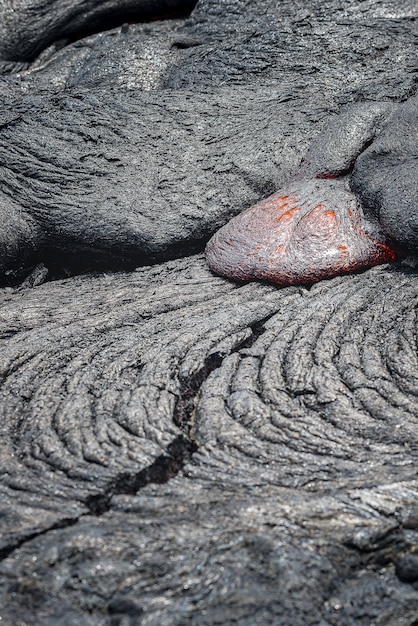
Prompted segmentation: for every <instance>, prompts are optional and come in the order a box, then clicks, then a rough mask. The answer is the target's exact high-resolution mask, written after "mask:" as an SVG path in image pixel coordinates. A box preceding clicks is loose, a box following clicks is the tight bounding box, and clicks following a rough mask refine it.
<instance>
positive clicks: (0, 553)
mask: <svg viewBox="0 0 418 626" xmlns="http://www.w3.org/2000/svg"><path fill="white" fill-rule="evenodd" d="M80 517H81V516H77V517H69V518H65V519H62V520H60V521H59V522H56V523H55V524H53V525H52V526H49V527H48V528H44V529H43V530H40V531H37V532H36V531H35V532H33V533H30V534H28V535H25V536H24V537H22V538H21V539H19V540H18V541H15V542H14V543H12V544H10V545H8V546H5V547H4V548H1V549H0V561H3V560H4V559H6V558H7V557H8V556H9V555H10V554H11V553H12V552H14V551H15V550H18V549H19V548H21V547H22V546H23V545H24V544H25V543H27V542H28V541H31V540H32V539H37V538H38V537H42V535H46V534H47V533H49V532H51V530H59V529H60V528H69V527H70V526H74V525H75V524H77V522H78V520H79V519H80Z"/></svg>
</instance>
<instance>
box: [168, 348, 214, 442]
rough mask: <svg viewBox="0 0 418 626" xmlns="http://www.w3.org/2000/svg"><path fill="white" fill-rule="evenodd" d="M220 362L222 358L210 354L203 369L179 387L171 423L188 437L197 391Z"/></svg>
mask: <svg viewBox="0 0 418 626" xmlns="http://www.w3.org/2000/svg"><path fill="white" fill-rule="evenodd" d="M222 361H223V357H222V355H220V354H219V353H215V354H210V355H209V356H208V357H207V358H206V359H205V361H204V365H203V367H202V368H201V369H200V370H199V371H198V372H197V373H196V374H194V375H193V376H190V377H189V378H188V379H187V381H185V382H184V383H183V385H182V386H181V390H180V394H179V397H178V399H177V402H176V405H175V407H174V412H173V421H174V423H175V425H176V426H178V427H179V428H180V429H181V430H183V432H185V433H187V435H188V436H189V432H190V427H191V421H192V414H193V411H194V408H195V405H196V400H197V396H198V393H199V390H200V388H201V386H202V384H203V382H204V381H205V380H206V379H207V378H208V376H209V374H211V372H213V371H214V370H216V369H218V367H220V365H221V364H222Z"/></svg>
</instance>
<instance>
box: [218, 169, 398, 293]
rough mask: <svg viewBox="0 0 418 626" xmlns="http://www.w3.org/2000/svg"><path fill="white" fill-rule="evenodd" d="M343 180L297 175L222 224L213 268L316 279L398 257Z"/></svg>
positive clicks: (290, 280)
mask: <svg viewBox="0 0 418 626" xmlns="http://www.w3.org/2000/svg"><path fill="white" fill-rule="evenodd" d="M394 256H395V254H394V251H393V250H392V248H391V247H390V246H389V245H388V244H387V243H386V242H385V237H384V235H383V234H382V233H381V232H380V230H379V228H378V226H377V225H374V224H372V223H369V222H367V221H366V220H365V218H364V216H363V212H362V209H361V207H360V205H359V203H358V201H357V199H356V197H355V196H354V194H353V193H351V192H350V191H348V190H347V189H346V188H345V181H344V179H336V180H317V179H313V180H295V181H293V182H291V183H289V184H288V185H287V186H286V187H285V188H283V189H281V190H280V191H279V192H277V193H275V194H274V195H272V196H270V197H269V198H267V199H266V200H264V201H262V202H260V203H259V204H256V205H255V206H253V207H250V208H249V209H247V210H246V211H244V212H243V213H241V214H240V215H238V216H236V217H235V218H233V219H232V220H231V221H230V222H229V223H228V224H226V225H225V226H224V227H223V228H221V229H220V230H219V231H218V232H217V233H216V234H215V235H214V236H213V237H212V239H211V240H210V241H209V243H208V245H207V247H206V258H207V261H208V264H209V266H210V268H211V269H212V270H213V271H214V272H216V273H218V274H221V275H222V276H226V277H227V278H233V279H236V280H251V279H254V278H258V279H264V280H269V281H271V282H274V283H277V284H279V285H289V284H300V283H313V282H316V281H318V280H321V279H323V278H331V277H333V276H336V275H338V274H346V273H349V272H353V271H358V270H362V269H366V268H368V267H371V266H373V265H378V264H380V263H385V262H388V261H393V260H394Z"/></svg>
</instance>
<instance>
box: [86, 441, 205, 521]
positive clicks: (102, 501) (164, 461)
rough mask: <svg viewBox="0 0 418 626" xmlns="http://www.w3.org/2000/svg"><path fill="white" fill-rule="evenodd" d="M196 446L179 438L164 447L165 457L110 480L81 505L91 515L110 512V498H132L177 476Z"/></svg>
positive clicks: (161, 456)
mask: <svg viewBox="0 0 418 626" xmlns="http://www.w3.org/2000/svg"><path fill="white" fill-rule="evenodd" d="M196 450H197V446H196V445H195V444H194V443H192V442H191V441H189V440H188V439H186V438H185V437H183V436H182V435H179V436H178V437H176V438H175V439H174V440H173V441H172V442H171V443H170V444H169V446H168V447H167V454H161V455H160V456H159V457H158V458H156V459H155V461H154V462H153V463H152V464H151V465H150V466H149V467H145V468H144V469H142V470H140V471H139V472H126V473H124V474H121V475H120V476H118V477H117V479H116V480H114V481H112V482H111V483H110V484H109V486H108V487H107V488H106V489H104V490H103V492H102V493H99V494H95V495H92V496H89V497H88V498H87V500H86V501H85V502H84V504H85V505H86V506H87V507H88V509H89V512H90V514H91V515H103V513H106V511H108V510H109V509H110V503H111V500H112V498H113V496H116V495H123V494H125V495H131V496H134V495H135V494H137V493H138V491H139V490H140V489H142V488H143V487H146V486H147V485H149V484H150V483H154V484H156V485H163V484H164V483H166V482H168V481H169V480H170V479H171V478H174V477H175V476H177V474H178V473H179V471H180V470H181V469H182V467H183V466H184V465H185V464H186V463H187V462H188V461H189V460H190V459H191V456H192V454H194V452H196Z"/></svg>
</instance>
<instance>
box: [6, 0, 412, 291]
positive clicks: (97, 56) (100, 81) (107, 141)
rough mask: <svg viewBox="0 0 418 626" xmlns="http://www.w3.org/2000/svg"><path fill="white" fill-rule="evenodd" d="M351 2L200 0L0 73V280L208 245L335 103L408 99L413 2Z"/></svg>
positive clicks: (267, 189)
mask: <svg viewBox="0 0 418 626" xmlns="http://www.w3.org/2000/svg"><path fill="white" fill-rule="evenodd" d="M359 7H360V5H359V3H357V2H351V3H349V4H342V3H341V5H340V4H339V3H336V4H335V6H334V4H332V3H330V4H329V9H327V10H325V9H324V6H323V3H319V2H318V3H317V2H311V3H310V5H309V8H307V7H306V6H305V3H303V6H302V4H297V3H296V4H294V3H287V2H284V3H276V2H271V3H263V5H260V4H259V3H255V2H253V3H242V2H231V3H230V4H228V3H227V4H225V3H222V4H218V3H217V2H202V3H201V4H199V6H198V7H197V8H196V10H195V11H194V12H193V14H192V15H191V17H190V18H188V19H186V20H179V19H177V20H174V21H173V22H172V23H170V22H164V24H163V23H161V24H159V23H156V24H150V25H143V24H142V25H141V24H137V25H135V24H133V25H131V26H129V27H125V26H123V27H121V28H117V29H115V30H112V31H108V32H106V33H100V34H96V35H92V36H90V37H87V38H86V39H81V40H80V41H77V42H75V43H72V44H70V45H67V46H65V47H63V48H61V49H57V44H53V46H52V47H51V48H50V49H46V50H44V51H43V53H42V54H41V55H40V57H39V58H38V59H37V60H36V61H35V62H34V63H32V65H30V66H28V67H27V69H25V70H22V69H21V68H20V66H19V65H17V66H16V68H15V73H12V74H10V75H8V76H7V77H4V79H3V80H2V81H0V93H2V95H3V105H2V112H1V116H2V117H3V118H4V119H5V122H4V123H3V124H2V125H1V126H0V154H1V169H0V197H1V198H2V200H1V202H0V211H1V212H2V222H3V223H4V230H3V233H4V234H3V235H2V245H3V246H5V247H7V253H6V254H5V255H3V256H2V260H1V264H0V271H1V274H2V275H3V277H4V278H3V281H4V280H6V281H10V280H13V279H14V280H16V279H19V278H20V277H21V276H22V275H23V274H24V272H25V271H28V270H29V268H30V267H31V265H33V264H34V263H36V262H39V261H42V262H43V263H45V264H47V265H48V266H51V265H54V263H55V265H58V266H60V267H65V269H66V271H67V272H70V273H73V272H79V271H81V270H83V269H84V270H86V269H89V268H90V269H91V268H95V267H103V268H104V267H114V268H115V267H134V266H135V265H138V264H140V263H144V262H150V261H157V260H159V259H167V258H170V257H173V256H179V255H184V254H188V253H191V252H194V251H196V250H198V249H203V246H204V243H205V241H207V240H208V239H209V237H210V236H211V235H212V234H213V233H214V232H215V231H216V230H217V229H218V228H219V227H220V226H221V225H222V224H224V223H225V222H226V221H228V219H229V218H231V217H232V216H234V215H236V214H237V213H239V212H240V211H242V210H243V209H244V208H246V207H248V206H250V205H251V204H254V203H255V202H256V201H258V200H260V199H261V198H263V197H265V196H266V195H269V193H271V192H273V191H274V190H275V189H277V188H278V187H279V186H280V185H281V184H282V183H283V182H284V181H285V180H286V178H288V177H289V175H290V174H292V173H293V172H294V171H295V170H296V169H297V167H298V165H299V163H300V160H301V158H302V156H303V155H304V153H305V152H306V150H307V147H308V146H309V143H310V141H311V139H312V138H313V137H314V136H315V135H316V134H317V133H318V132H320V129H321V127H324V126H326V125H327V123H328V119H329V117H330V115H333V114H335V113H337V112H338V111H339V109H340V108H341V106H342V105H343V104H347V103H350V102H357V101H364V100H366V101H368V100H374V101H385V102H386V101H395V102H398V101H400V100H403V99H406V98H407V97H408V95H409V94H410V93H411V90H412V89H413V80H414V69H415V63H414V59H415V58H416V45H415V41H414V35H415V30H414V29H415V23H414V22H413V21H412V9H413V6H412V5H409V4H408V3H406V4H405V6H404V7H403V8H402V10H400V9H399V7H398V8H397V10H396V11H395V9H394V8H393V7H392V5H391V4H385V3H382V4H378V5H376V3H369V2H367V3H361V9H360V8H359ZM3 11H6V9H5V8H4V9H3ZM33 11H34V14H36V15H37V14H38V13H37V12H36V10H35V8H33ZM394 11H395V13H396V15H395V13H394ZM38 12H39V11H38ZM219 12H221V14H222V12H223V14H224V19H221V18H220V17H219V15H220V14H219ZM88 14H89V13H88V11H86V16H88ZM13 15H15V14H13ZM16 15H17V16H19V15H20V16H21V19H22V20H23V21H22V26H21V27H20V26H18V25H17V26H16V31H14V32H15V35H14V36H18V35H19V32H20V31H19V28H22V29H23V30H22V32H25V28H27V24H26V22H25V21H24V19H23V17H22V16H24V11H23V9H22V10H21V11H20V12H19V11H18V12H17V14H16ZM15 17H16V16H15ZM16 19H17V18H16ZM19 19H20V18H19ZM83 19H84V18H83ZM86 19H87V17H86ZM19 24H20V22H19ZM25 24H26V26H25ZM162 24H163V25H162ZM170 24H171V30H170ZM56 28H57V29H58V26H57V27H56ZM50 29H51V31H53V27H52V26H51V27H50ZM16 33H17V34H16ZM22 36H23V35H22ZM54 37H55V39H58V38H59V37H58V33H57V34H56V36H54ZM19 68H20V71H17V70H19ZM355 123H356V120H353V124H354V125H355ZM400 150H402V146H400ZM410 175H411V173H409V176H410ZM362 193H363V195H364V193H365V192H362ZM399 193H402V190H400V191H399ZM390 210H391V209H390V208H389V211H390ZM395 212H396V209H395ZM18 224H20V226H17V225H18ZM6 242H7V244H6ZM13 251H14V252H13Z"/></svg>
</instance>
